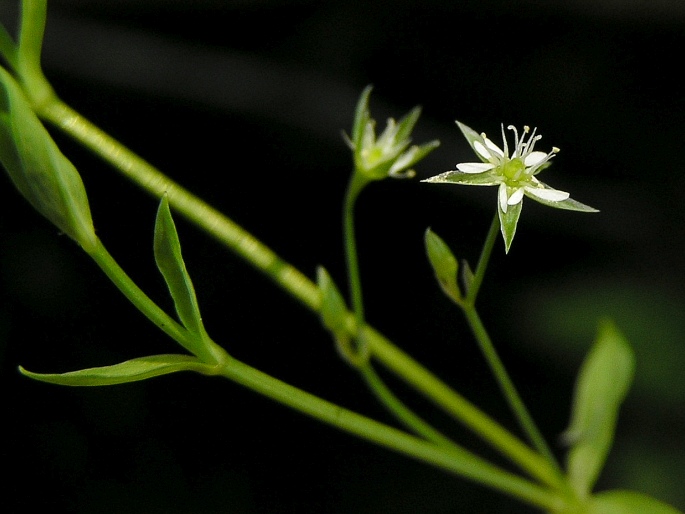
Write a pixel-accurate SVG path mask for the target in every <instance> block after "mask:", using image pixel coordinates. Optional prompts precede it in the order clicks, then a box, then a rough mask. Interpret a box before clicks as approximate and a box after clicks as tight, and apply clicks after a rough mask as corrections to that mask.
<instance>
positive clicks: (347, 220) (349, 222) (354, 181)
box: [343, 171, 369, 344]
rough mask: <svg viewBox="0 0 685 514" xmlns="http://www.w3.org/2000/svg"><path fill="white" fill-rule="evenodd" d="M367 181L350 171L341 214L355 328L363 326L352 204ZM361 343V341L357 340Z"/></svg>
mask: <svg viewBox="0 0 685 514" xmlns="http://www.w3.org/2000/svg"><path fill="white" fill-rule="evenodd" d="M368 183H369V181H368V180H367V179H366V177H365V176H364V175H363V174H361V173H357V172H356V171H355V172H354V173H352V178H351V179H350V183H349V184H348V186H347V193H346V194H345V205H344V209H343V212H344V215H343V226H344V228H345V257H346V258H347V274H348V277H349V281H350V297H351V298H352V310H353V311H354V316H355V320H356V322H357V323H356V326H357V328H361V327H362V326H364V301H363V295H362V283H361V277H360V274H359V258H358V256H357V238H356V236H355V231H354V205H355V203H356V201H357V197H358V196H359V193H360V192H361V191H362V189H364V187H365V186H366V185H367V184H368ZM358 344H362V342H361V341H360V342H358Z"/></svg>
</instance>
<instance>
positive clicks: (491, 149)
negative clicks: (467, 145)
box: [483, 137, 504, 157]
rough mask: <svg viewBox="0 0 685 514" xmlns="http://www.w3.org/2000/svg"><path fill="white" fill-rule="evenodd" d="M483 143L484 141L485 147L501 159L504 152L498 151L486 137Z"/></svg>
mask: <svg viewBox="0 0 685 514" xmlns="http://www.w3.org/2000/svg"><path fill="white" fill-rule="evenodd" d="M483 141H485V146H487V147H488V148H489V149H490V151H491V152H494V153H495V154H497V156H498V157H502V156H503V155H504V152H503V151H502V150H501V149H500V147H499V146H497V145H496V144H495V143H493V142H492V141H490V140H489V139H488V138H487V137H486V138H483Z"/></svg>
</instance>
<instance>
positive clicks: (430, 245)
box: [424, 228, 462, 303]
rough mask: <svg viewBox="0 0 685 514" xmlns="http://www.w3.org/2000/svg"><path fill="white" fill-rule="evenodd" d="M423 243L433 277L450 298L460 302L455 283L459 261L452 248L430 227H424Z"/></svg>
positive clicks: (457, 287) (460, 297)
mask: <svg viewBox="0 0 685 514" xmlns="http://www.w3.org/2000/svg"><path fill="white" fill-rule="evenodd" d="M424 243H425V246H426V255H427V256H428V261H429V262H430V265H431V267H432V268H433V271H434V272H435V278H437V280H438V283H439V284H440V287H441V288H442V290H443V291H444V292H445V294H446V295H447V296H449V297H450V298H452V299H453V300H454V301H455V302H457V303H461V301H462V295H461V291H460V290H459V285H458V284H457V273H458V272H459V263H458V262H457V259H456V257H455V256H454V254H453V253H452V250H450V247H449V246H447V243H445V241H444V240H443V239H442V238H441V237H440V236H438V235H437V234H436V233H435V232H433V231H432V230H431V229H430V228H428V229H426V233H425V236H424Z"/></svg>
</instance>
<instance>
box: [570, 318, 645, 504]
mask: <svg viewBox="0 0 685 514" xmlns="http://www.w3.org/2000/svg"><path fill="white" fill-rule="evenodd" d="M634 368H635V362H634V358H633V352H632V350H631V349H630V346H629V345H628V343H627V342H626V340H625V339H624V338H623V336H622V335H621V334H620V333H619V331H618V330H617V329H616V327H615V326H614V324H613V323H611V322H608V321H605V322H603V323H602V324H601V325H600V328H599V334H598V336H597V340H596V342H595V344H594V346H593V347H592V349H591V350H590V352H589V353H588V355H587V357H586V358H585V362H584V363H583V365H582V367H581V369H580V373H579V375H578V379H577V381H576V387H575V393H574V398H573V409H572V413H571V422H570V424H569V427H568V429H567V430H566V431H565V432H564V434H563V436H562V437H563V438H564V439H565V440H566V442H568V443H570V444H571V448H570V450H569V453H568V475H569V480H570V481H571V484H572V485H573V487H574V488H575V490H576V491H577V493H578V494H579V495H580V496H581V497H583V496H586V495H588V494H589V493H590V491H591V489H592V487H593V485H594V483H595V481H596V480H597V477H598V476H599V473H600V471H601V469H602V467H603V465H604V461H605V460H606V457H607V455H608V453H609V450H610V448H611V444H612V442H613V438H614V430H615V427H616V420H617V418H618V410H619V407H620V405H621V402H622V401H623V399H624V398H625V396H626V394H627V392H628V389H629V387H630V383H631V382H632V378H633V373H634Z"/></svg>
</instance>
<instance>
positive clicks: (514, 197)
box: [507, 187, 523, 205]
mask: <svg viewBox="0 0 685 514" xmlns="http://www.w3.org/2000/svg"><path fill="white" fill-rule="evenodd" d="M521 200H523V188H522V187H519V188H518V189H517V190H516V191H514V192H513V193H512V194H511V196H510V197H509V200H507V203H508V204H509V205H516V204H517V203H519V202H520V201H521Z"/></svg>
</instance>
